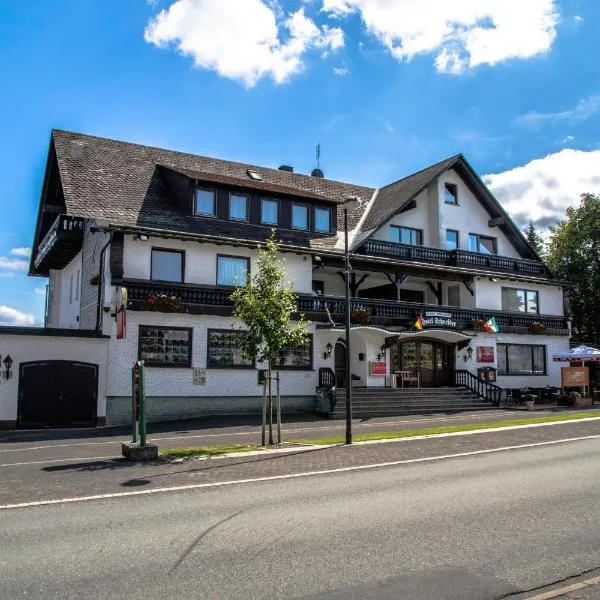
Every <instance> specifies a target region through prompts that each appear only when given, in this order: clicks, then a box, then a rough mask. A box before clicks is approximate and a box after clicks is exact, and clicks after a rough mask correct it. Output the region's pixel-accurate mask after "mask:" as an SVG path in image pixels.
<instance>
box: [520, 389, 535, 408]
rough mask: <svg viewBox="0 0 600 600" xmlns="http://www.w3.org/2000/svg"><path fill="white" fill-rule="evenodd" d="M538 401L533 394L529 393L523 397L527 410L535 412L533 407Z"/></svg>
mask: <svg viewBox="0 0 600 600" xmlns="http://www.w3.org/2000/svg"><path fill="white" fill-rule="evenodd" d="M536 400H537V396H536V395H535V394H532V393H528V394H525V395H524V396H523V401H524V402H525V406H526V407H527V410H533V405H534V404H535V401H536Z"/></svg>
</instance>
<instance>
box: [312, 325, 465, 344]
mask: <svg viewBox="0 0 600 600" xmlns="http://www.w3.org/2000/svg"><path fill="white" fill-rule="evenodd" d="M321 331H323V330H321ZM325 331H339V332H340V333H345V331H346V330H345V329H344V328H343V327H331V328H328V329H325ZM350 331H351V332H355V331H356V332H361V331H364V332H368V331H372V332H375V333H384V334H385V335H386V336H388V337H387V338H386V344H387V345H390V344H394V343H395V342H412V341H423V342H425V341H427V340H431V341H438V342H444V343H446V344H460V343H461V342H463V343H464V342H468V341H469V340H471V339H472V337H473V336H469V335H466V334H464V333H459V332H458V331H450V330H448V329H424V330H423V331H393V330H391V329H386V328H385V327H375V326H370V325H358V326H355V325H353V326H352V328H351V329H350Z"/></svg>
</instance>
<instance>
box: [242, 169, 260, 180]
mask: <svg viewBox="0 0 600 600" xmlns="http://www.w3.org/2000/svg"><path fill="white" fill-rule="evenodd" d="M246 173H247V174H248V177H250V179H254V181H262V175H260V174H259V173H257V172H256V171H251V170H250V169H248V170H247V171H246Z"/></svg>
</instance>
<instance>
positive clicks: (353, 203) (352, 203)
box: [342, 196, 360, 444]
mask: <svg viewBox="0 0 600 600" xmlns="http://www.w3.org/2000/svg"><path fill="white" fill-rule="evenodd" d="M358 206H360V198H358V197H357V196H351V197H349V198H346V200H345V201H344V203H343V204H342V207H343V209H344V283H345V288H346V290H345V292H346V319H345V320H346V377H345V379H346V444H351V443H352V372H351V369H350V361H351V357H352V355H351V352H350V271H351V270H352V267H351V266H350V252H349V250H348V210H349V209H353V208H356V207H358Z"/></svg>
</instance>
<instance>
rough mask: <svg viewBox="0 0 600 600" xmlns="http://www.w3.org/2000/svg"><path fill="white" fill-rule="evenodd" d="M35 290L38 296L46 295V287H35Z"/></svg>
mask: <svg viewBox="0 0 600 600" xmlns="http://www.w3.org/2000/svg"><path fill="white" fill-rule="evenodd" d="M33 291H34V292H35V295H36V296H46V288H35V289H34V290H33Z"/></svg>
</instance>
